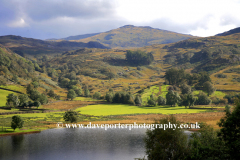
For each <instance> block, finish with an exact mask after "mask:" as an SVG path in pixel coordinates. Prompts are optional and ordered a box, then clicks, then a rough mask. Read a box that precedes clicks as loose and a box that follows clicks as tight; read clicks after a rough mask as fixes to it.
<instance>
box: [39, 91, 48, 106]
mask: <svg viewBox="0 0 240 160" xmlns="http://www.w3.org/2000/svg"><path fill="white" fill-rule="evenodd" d="M37 101H39V102H40V103H41V104H47V103H48V98H47V96H46V95H45V94H43V93H42V94H40V96H39V97H38V99H37Z"/></svg>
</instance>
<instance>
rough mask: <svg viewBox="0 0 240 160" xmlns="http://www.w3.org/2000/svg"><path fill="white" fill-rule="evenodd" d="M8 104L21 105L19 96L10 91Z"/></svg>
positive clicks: (10, 105) (12, 105)
mask: <svg viewBox="0 0 240 160" xmlns="http://www.w3.org/2000/svg"><path fill="white" fill-rule="evenodd" d="M6 105H7V106H9V107H17V106H18V105H19V99H18V96H16V95H15V94H13V93H10V94H9V95H8V96H7V103H6Z"/></svg>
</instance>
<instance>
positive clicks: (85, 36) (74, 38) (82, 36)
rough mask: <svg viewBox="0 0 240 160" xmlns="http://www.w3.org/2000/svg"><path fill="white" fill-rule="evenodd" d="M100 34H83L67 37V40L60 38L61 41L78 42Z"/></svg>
mask: <svg viewBox="0 0 240 160" xmlns="http://www.w3.org/2000/svg"><path fill="white" fill-rule="evenodd" d="M98 34H100V33H91V34H83V35H77V36H69V37H67V38H62V39H63V40H66V41H70V40H80V39H84V38H88V37H92V36H95V35H98Z"/></svg>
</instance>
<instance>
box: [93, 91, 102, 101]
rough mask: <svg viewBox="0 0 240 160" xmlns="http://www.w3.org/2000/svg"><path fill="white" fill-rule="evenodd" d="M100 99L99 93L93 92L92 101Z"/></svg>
mask: <svg viewBox="0 0 240 160" xmlns="http://www.w3.org/2000/svg"><path fill="white" fill-rule="evenodd" d="M100 97H101V93H99V92H95V93H94V95H93V98H94V99H100Z"/></svg>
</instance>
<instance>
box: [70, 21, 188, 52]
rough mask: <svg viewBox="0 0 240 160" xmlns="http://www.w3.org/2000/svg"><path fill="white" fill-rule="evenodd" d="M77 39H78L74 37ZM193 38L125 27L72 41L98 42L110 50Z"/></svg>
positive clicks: (153, 29) (145, 28)
mask: <svg viewBox="0 0 240 160" xmlns="http://www.w3.org/2000/svg"><path fill="white" fill-rule="evenodd" d="M74 38H76V37H74ZM189 38H193V36H191V35H186V34H179V33H175V32H170V31H166V30H161V29H155V28H151V27H148V26H147V27H136V26H133V25H125V26H123V27H120V28H118V29H113V30H110V31H108V32H103V33H99V34H96V35H94V36H91V37H88V38H84V39H79V40H72V41H78V42H85V43H87V42H89V41H97V42H100V43H101V44H103V45H105V46H108V47H110V48H122V49H123V48H135V47H144V46H149V45H153V44H168V43H173V42H178V41H181V40H185V39H189Z"/></svg>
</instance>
